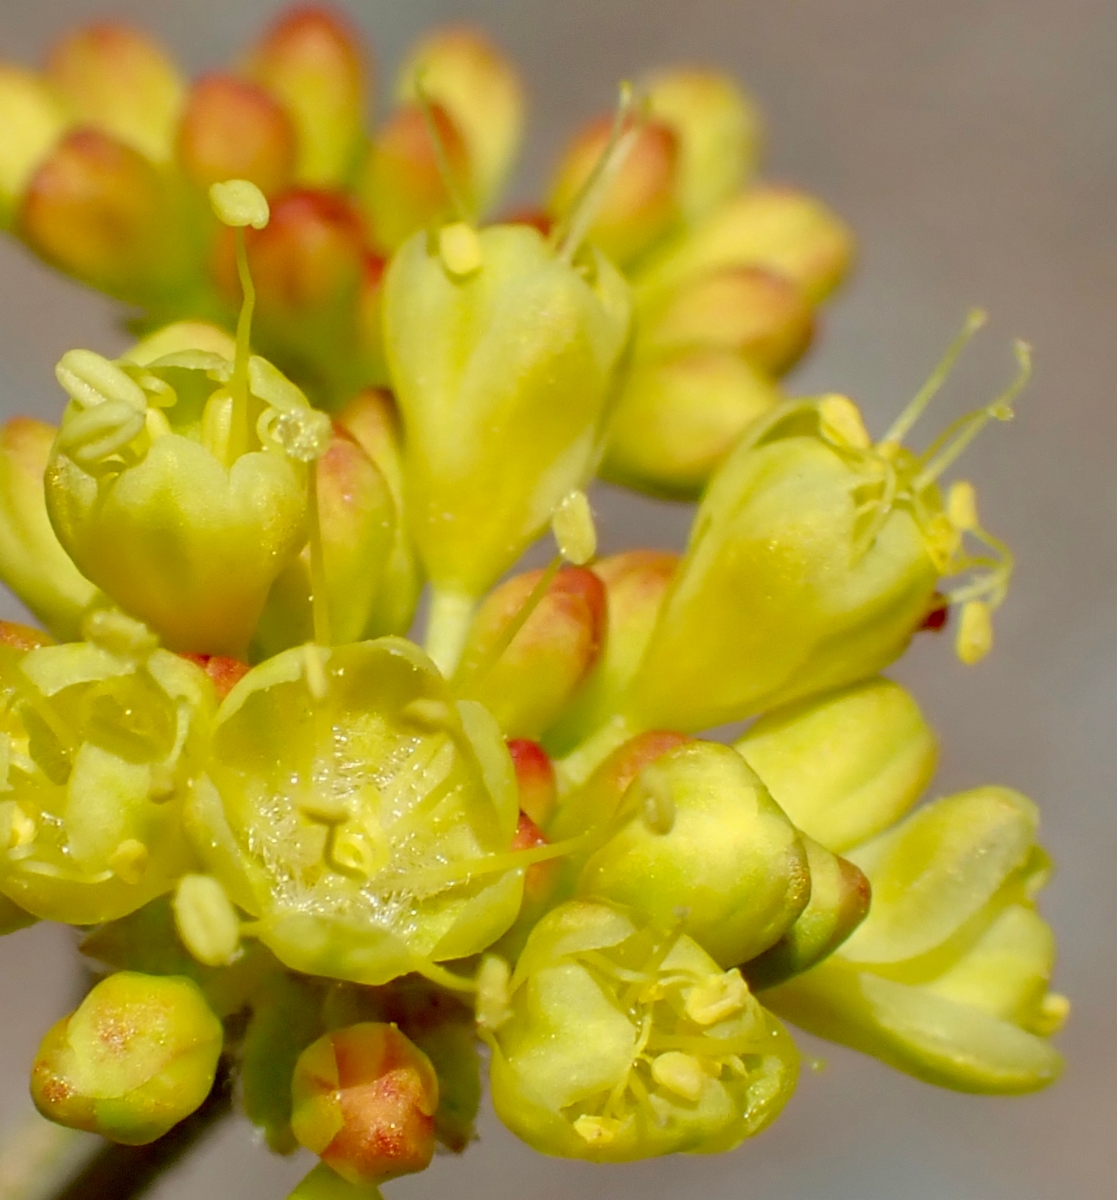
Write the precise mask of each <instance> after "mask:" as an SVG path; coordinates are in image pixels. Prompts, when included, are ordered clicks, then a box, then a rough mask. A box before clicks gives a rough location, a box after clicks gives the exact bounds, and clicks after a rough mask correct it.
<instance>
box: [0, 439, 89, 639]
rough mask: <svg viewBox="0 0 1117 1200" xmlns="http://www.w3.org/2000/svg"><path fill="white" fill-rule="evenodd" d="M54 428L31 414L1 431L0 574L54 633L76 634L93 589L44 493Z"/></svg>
mask: <svg viewBox="0 0 1117 1200" xmlns="http://www.w3.org/2000/svg"><path fill="white" fill-rule="evenodd" d="M55 433H56V430H55V429H53V428H52V427H51V426H50V425H44V424H43V423H42V422H41V421H35V420H32V419H31V418H30V417H13V418H12V419H11V420H10V421H8V423H7V424H6V425H4V426H3V428H2V429H0V578H2V579H3V581H4V583H5V584H7V586H8V587H10V588H11V589H12V591H13V592H15V594H16V595H17V596H18V597H19V598H20V599H21V600H22V601H23V603H24V604H26V605H27V607H28V608H29V609H30V610H31V611H32V612H33V613H34V614H35V616H36V617H38V618H39V620H40V621H42V622H43V624H44V625H46V626H47V627H48V628H49V629H51V630H53V631H54V632H55V633H56V634H57V635H58V636H59V637H62V638H72V637H75V636H77V629H78V624H79V622H80V619H81V614H82V613H83V612H84V611H85V609H86V608H87V607H88V606H89V605H90V604H91V603H92V601H93V598H94V595H95V592H96V589H95V588H94V586H93V584H92V583H90V582H89V580H87V579H86V578H84V576H82V575H81V574H80V572H79V571H78V569H77V567H75V566H74V563H73V560H72V559H71V558H70V556H69V555H68V554H67V553H66V551H65V550H63V549H62V546H61V544H60V543H59V541H58V537H57V536H56V534H55V532H54V530H53V529H52V528H51V524H50V518H49V517H48V516H47V507H46V497H45V495H44V493H43V474H44V472H45V471H46V467H47V463H48V462H49V460H50V450H51V445H52V444H53V442H54V437H55Z"/></svg>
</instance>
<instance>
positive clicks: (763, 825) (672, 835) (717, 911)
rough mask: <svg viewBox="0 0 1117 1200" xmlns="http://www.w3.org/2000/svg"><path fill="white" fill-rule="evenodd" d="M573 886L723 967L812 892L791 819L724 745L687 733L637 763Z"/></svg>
mask: <svg viewBox="0 0 1117 1200" xmlns="http://www.w3.org/2000/svg"><path fill="white" fill-rule="evenodd" d="M613 820H614V821H617V822H618V823H620V822H623V823H622V824H621V825H620V828H619V829H618V830H617V831H616V832H615V833H613V834H612V835H611V836H609V838H608V841H606V842H605V844H604V845H603V846H602V847H601V848H600V849H598V850H596V851H595V852H594V853H593V854H591V855H590V857H589V859H588V861H587V862H586V864H585V866H584V867H583V868H582V870H581V873H580V875H579V877H578V884H577V891H578V894H579V895H580V896H583V897H586V898H588V899H599V900H611V901H614V902H615V903H618V904H626V905H630V906H632V907H633V908H636V909H639V910H640V911H642V912H646V913H647V914H648V915H649V916H650V917H652V918H653V919H654V920H656V921H657V922H659V923H660V924H663V923H664V922H668V921H670V920H671V918H672V916H673V914H675V913H685V916H682V917H681V920H682V929H683V931H684V932H685V933H686V934H688V935H689V936H690V937H692V938H693V939H694V940H695V941H696V942H697V943H698V944H699V945H700V946H702V948H703V949H704V950H705V951H707V952H708V953H709V954H710V956H711V957H712V958H714V959H715V960H716V961H717V962H719V963H721V965H722V966H724V967H729V966H734V965H736V964H737V963H743V962H747V961H748V960H749V959H751V958H755V957H756V955H758V954H760V953H762V952H763V951H765V950H767V949H768V947H769V946H771V945H772V944H773V943H774V942H776V941H777V940H778V939H779V938H780V936H781V935H782V934H783V933H784V932H785V931H786V930H787V929H788V928H789V927H790V926H791V925H792V923H793V922H794V921H795V919H796V917H798V916H799V914H800V913H801V912H802V910H803V908H804V906H805V905H806V903H807V900H808V897H809V896H810V894H811V877H810V873H809V871H808V868H807V855H806V851H805V850H804V848H803V844H802V842H801V841H800V839H799V836H798V834H797V832H796V830H795V827H794V826H793V825H792V824H791V822H790V821H789V820H788V819H787V817H786V816H785V815H784V814H783V812H782V810H781V809H780V808H779V806H778V805H777V804H776V803H775V801H773V800H772V798H771V797H770V796H769V795H768V792H767V790H766V789H765V787H764V785H763V784H762V783H761V782H760V780H759V779H758V778H757V777H756V776H755V775H754V774H753V773H752V771H751V770H749V767H748V765H747V764H746V763H745V762H744V760H743V759H742V758H741V757H740V755H738V754H736V753H735V752H734V751H733V750H731V749H729V748H728V747H727V746H719V745H717V744H715V743H713V742H690V743H687V744H685V745H682V746H678V747H676V748H675V749H673V750H669V751H668V752H667V753H666V754H663V755H662V756H660V757H659V758H657V759H656V760H655V762H654V763H652V764H650V765H649V766H646V767H644V768H643V770H642V771H641V772H640V773H639V774H638V775H637V776H636V779H635V780H634V781H633V782H632V783H631V784H630V785H629V787H628V789H627V790H626V791H625V793H624V797H623V799H622V801H621V805H620V809H619V811H618V812H617V814H616V815H615V816H614V818H613Z"/></svg>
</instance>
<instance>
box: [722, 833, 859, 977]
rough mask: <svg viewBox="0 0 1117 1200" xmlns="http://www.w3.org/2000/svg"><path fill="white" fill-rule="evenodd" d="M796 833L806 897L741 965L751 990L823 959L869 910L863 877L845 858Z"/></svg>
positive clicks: (797, 973) (807, 968)
mask: <svg viewBox="0 0 1117 1200" xmlns="http://www.w3.org/2000/svg"><path fill="white" fill-rule="evenodd" d="M801 836H802V841H803V846H804V848H805V849H806V851H807V863H808V866H809V867H810V876H811V898H810V900H809V901H808V903H807V906H806V908H804V909H803V911H802V912H801V913H800V914H799V916H798V918H797V919H796V920H795V923H794V924H793V925H792V926H791V927H790V928H789V929H788V930H787V932H786V933H785V934H784V935H783V936H782V937H781V938H780V940H779V941H778V942H776V943H775V945H773V946H771V947H770V948H769V949H767V950H765V952H764V953H763V954H761V955H759V956H758V957H757V958H754V959H752V960H751V961H750V962H748V963H745V964H743V965H742V967H741V970H742V972H743V974H744V976H745V978H746V979H747V980H748V981H749V987H751V988H753V989H754V990H755V989H759V988H768V987H773V986H774V985H776V984H778V983H783V982H784V981H785V980H787V979H791V978H792V977H793V976H795V975H801V974H802V973H803V972H804V971H808V970H810V968H811V967H813V966H815V964H816V963H820V962H822V960H823V959H825V958H828V957H829V956H830V955H831V954H833V952H834V951H835V950H836V949H837V948H838V947H839V946H840V945H841V944H842V943H843V942H844V941H845V940H846V939H847V938H848V937H849V936H850V934H852V933H853V931H854V930H855V929H856V928H857V926H858V925H860V924H861V922H862V921H863V920H864V919H865V916H866V914H867V913H868V911H869V901H870V899H871V894H872V889H871V888H870V886H869V881H868V879H867V878H866V877H865V876H864V875H863V874H862V873H861V872H860V871H859V870H858V869H857V868H856V867H855V866H854V865H853V863H851V862H850V861H849V860H848V859H844V858H839V857H838V855H836V854H831V853H830V851H829V850H827V849H826V848H825V847H824V846H820V845H819V844H818V842H816V841H815V840H814V839H813V838H809V837H807V836H806V835H801Z"/></svg>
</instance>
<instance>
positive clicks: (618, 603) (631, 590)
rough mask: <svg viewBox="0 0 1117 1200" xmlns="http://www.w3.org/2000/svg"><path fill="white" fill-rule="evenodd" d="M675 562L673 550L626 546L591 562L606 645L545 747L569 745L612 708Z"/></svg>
mask: <svg viewBox="0 0 1117 1200" xmlns="http://www.w3.org/2000/svg"><path fill="white" fill-rule="evenodd" d="M678 562H679V556H678V555H677V554H671V553H669V552H667V551H663V550H629V551H626V552H625V553H624V554H614V555H613V556H612V557H610V558H602V559H599V560H598V561H597V562H595V563H594V564H593V573H594V574H595V575H596V576H597V577H598V579H600V580H601V582H602V583H603V584H604V585H605V595H606V605H605V607H606V613H607V617H608V624H607V626H606V631H605V647H604V650H603V652H602V654H601V658H600V659H599V661H598V664H597V666H596V668H595V669H594V672H593V674H592V675H591V676H590V679H589V681H588V682H587V684H586V686H585V688H584V689H583V690H582V691H581V692H580V693H579V695H578V698H577V700H576V701H575V703H574V704H573V706H572V707H571V708H570V709H569V710H568V711H567V712H566V713H565V714H564V715H563V719H562V721H561V723H560V724H559V725H558V726H557V727H556V728H555V729H554V730H552V731H551V732H550V734H549V735H548V746H549V747H551V746H552V743H553V748H554V749H555V750H557V751H560V752H565V751H566V750H569V749H570V748H571V747H572V746H575V745H577V743H578V742H580V741H582V739H583V738H585V737H586V736H588V735H589V734H591V733H593V731H594V730H595V729H597V728H599V727H600V726H601V725H602V724H603V723H604V722H605V721H607V720H608V719H609V717H610V716H611V715H612V714H613V713H614V712H615V711H616V709H617V701H618V700H619V698H620V697H621V696H622V695H623V694H624V692H625V691H626V690H627V688H628V685H629V683H630V682H631V681H632V679H633V677H634V676H635V674H636V668H637V667H638V666H639V665H640V659H641V658H642V657H643V655H644V648H645V647H646V646H647V644H648V639H649V638H650V637H651V633H652V626H653V625H654V624H655V619H656V616H657V615H658V614H659V607H660V605H661V604H662V603H663V596H664V593H665V592H666V591H667V587H668V585H669V584H670V582H671V579H672V578H673V576H674V574H675V568H676V566H677V565H678Z"/></svg>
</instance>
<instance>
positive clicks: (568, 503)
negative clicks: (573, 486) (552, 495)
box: [551, 491, 597, 567]
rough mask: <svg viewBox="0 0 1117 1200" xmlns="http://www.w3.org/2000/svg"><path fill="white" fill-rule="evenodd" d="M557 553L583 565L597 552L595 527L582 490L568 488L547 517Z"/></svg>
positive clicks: (578, 564) (578, 565)
mask: <svg viewBox="0 0 1117 1200" xmlns="http://www.w3.org/2000/svg"><path fill="white" fill-rule="evenodd" d="M551 529H552V531H553V533H554V535H555V542H556V543H557V545H558V548H559V553H560V554H561V555H562V557H563V558H564V559H566V561H567V562H568V563H573V564H574V566H576V567H581V566H585V564H586V563H588V562H590V560H591V559H592V558H593V557H594V555H595V554H596V553H597V529H596V528H595V526H594V523H593V511H592V510H591V508H590V502H589V497H588V496H587V495H586V493H585V492H582V491H577V492H570V493H569V494H568V495H566V496H564V497H563V498H562V500H561V501H559V504H558V506H557V507H556V508H555V511H554V515H553V516H552V517H551Z"/></svg>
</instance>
